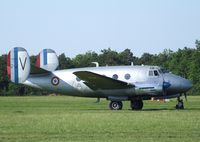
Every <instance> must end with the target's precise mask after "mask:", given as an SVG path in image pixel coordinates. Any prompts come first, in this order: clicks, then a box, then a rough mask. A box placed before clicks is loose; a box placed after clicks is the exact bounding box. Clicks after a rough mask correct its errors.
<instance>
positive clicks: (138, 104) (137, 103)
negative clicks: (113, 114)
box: [131, 100, 143, 110]
mask: <svg viewBox="0 0 200 142" xmlns="http://www.w3.org/2000/svg"><path fill="white" fill-rule="evenodd" d="M142 108H143V101H142V100H133V101H131V109H132V110H142Z"/></svg>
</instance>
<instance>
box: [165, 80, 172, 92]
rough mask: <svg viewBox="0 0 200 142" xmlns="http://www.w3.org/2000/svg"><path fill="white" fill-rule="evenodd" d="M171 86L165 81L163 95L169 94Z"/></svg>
mask: <svg viewBox="0 0 200 142" xmlns="http://www.w3.org/2000/svg"><path fill="white" fill-rule="evenodd" d="M170 86H171V84H170V83H169V82H165V81H163V95H166V94H167V88H169V87H170Z"/></svg>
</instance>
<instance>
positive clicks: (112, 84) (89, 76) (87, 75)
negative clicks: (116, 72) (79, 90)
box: [73, 71, 135, 90]
mask: <svg viewBox="0 0 200 142" xmlns="http://www.w3.org/2000/svg"><path fill="white" fill-rule="evenodd" d="M73 74H75V75H76V76H77V77H78V78H79V79H81V80H83V81H84V84H86V85H87V86H88V87H89V88H91V89H93V90H99V89H100V90H111V89H128V88H133V87H135V86H134V85H133V84H128V83H127V82H123V81H120V80H115V79H112V78H109V77H106V76H103V75H100V74H96V73H93V72H89V71H77V72H74V73H73Z"/></svg>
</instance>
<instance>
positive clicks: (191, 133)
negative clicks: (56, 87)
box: [0, 96, 200, 142]
mask: <svg viewBox="0 0 200 142" xmlns="http://www.w3.org/2000/svg"><path fill="white" fill-rule="evenodd" d="M94 101H95V99H89V98H74V97H67V96H46V97H0V142H4V141H5V142H7V141H8V142H57V141H61V142H66V141H80V142H84V141H85V142H95V141H96V142H100V141H111V142H122V141H123V142H124V141H125V142H126V141H148V142H156V141H162V142H172V141H176V142H199V141H200V97H188V102H185V108H186V109H185V110H179V111H177V110H175V109H174V106H175V104H176V100H172V101H171V102H167V103H162V102H151V101H145V102H144V110H143V111H131V110H130V109H129V102H125V103H124V108H123V110H121V111H111V110H109V109H108V101H106V100H102V101H101V102H100V103H94Z"/></svg>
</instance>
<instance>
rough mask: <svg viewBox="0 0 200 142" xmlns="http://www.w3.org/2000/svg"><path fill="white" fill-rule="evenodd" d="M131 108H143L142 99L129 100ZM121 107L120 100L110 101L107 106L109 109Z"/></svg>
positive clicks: (119, 108)
mask: <svg viewBox="0 0 200 142" xmlns="http://www.w3.org/2000/svg"><path fill="white" fill-rule="evenodd" d="M130 106H131V109H132V110H142V108H143V101H142V100H141V99H139V100H131V103H130ZM122 107H123V103H122V102H121V101H110V104H109V108H110V109H111V110H121V109H122Z"/></svg>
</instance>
